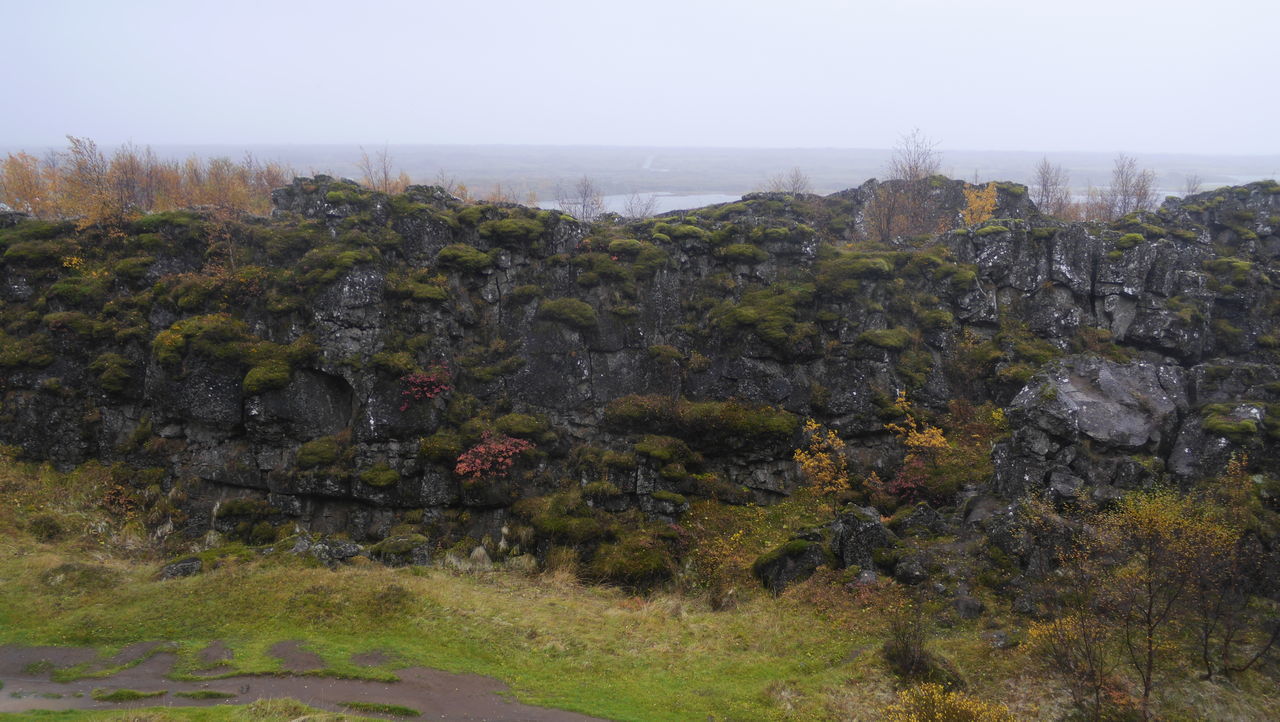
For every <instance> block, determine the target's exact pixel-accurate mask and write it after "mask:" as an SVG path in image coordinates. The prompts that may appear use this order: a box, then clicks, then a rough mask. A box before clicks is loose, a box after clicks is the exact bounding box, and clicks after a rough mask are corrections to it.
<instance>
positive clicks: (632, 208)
mask: <svg viewBox="0 0 1280 722" xmlns="http://www.w3.org/2000/svg"><path fill="white" fill-rule="evenodd" d="M657 210H658V198H657V196H655V195H653V194H652V193H648V194H644V195H641V194H640V193H637V192H635V191H632V193H631V195H629V196H627V199H626V200H625V201H624V202H623V204H622V216H623V218H628V219H631V220H635V221H642V220H644V219H645V218H648V217H649V216H652V215H653V214H654V213H655V212H656V211H657Z"/></svg>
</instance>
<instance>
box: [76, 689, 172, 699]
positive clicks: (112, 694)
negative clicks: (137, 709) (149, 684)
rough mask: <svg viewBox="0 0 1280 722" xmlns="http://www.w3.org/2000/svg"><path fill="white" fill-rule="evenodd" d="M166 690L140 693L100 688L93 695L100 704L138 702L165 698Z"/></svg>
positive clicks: (131, 690) (129, 690) (133, 690)
mask: <svg viewBox="0 0 1280 722" xmlns="http://www.w3.org/2000/svg"><path fill="white" fill-rule="evenodd" d="M165 694H166V692H165V690H163V689H162V690H160V691H158V692H139V691H138V690H136V689H113V690H106V689H102V688H98V689H95V690H93V694H92V695H91V696H92V697H93V698H94V699H96V700H97V701H99V702H136V701H138V700H140V699H148V698H151V697H163V696H164V695H165Z"/></svg>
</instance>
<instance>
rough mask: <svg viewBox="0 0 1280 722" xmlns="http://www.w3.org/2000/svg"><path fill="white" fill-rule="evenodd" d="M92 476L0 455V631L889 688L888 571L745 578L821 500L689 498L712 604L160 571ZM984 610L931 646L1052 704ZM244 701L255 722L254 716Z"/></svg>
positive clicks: (464, 584) (402, 578)
mask: <svg viewBox="0 0 1280 722" xmlns="http://www.w3.org/2000/svg"><path fill="white" fill-rule="evenodd" d="M109 477H110V475H109V473H107V471H106V470H105V469H103V468H101V467H97V466H94V465H89V466H86V467H83V468H81V469H79V470H77V471H75V472H72V473H69V474H61V473H56V472H53V471H51V470H49V469H47V468H39V467H34V466H26V465H21V464H14V463H9V464H7V465H4V466H3V468H0V498H3V500H4V503H3V504H0V643H17V644H24V645H74V646H91V647H95V648H97V649H99V650H100V651H101V653H103V654H110V653H114V652H115V651H117V650H119V649H120V648H121V647H123V646H124V645H126V644H129V643H132V642H138V641H156V640H165V641H169V642H172V643H173V644H174V645H175V647H176V651H177V653H178V656H179V663H178V666H177V667H176V668H175V669H176V672H177V673H178V674H180V675H181V674H189V673H192V672H195V671H197V670H199V669H201V668H207V667H208V666H209V665H208V664H207V663H202V662H201V661H200V657H199V652H200V650H202V649H203V648H204V647H205V646H206V645H208V644H209V643H210V642H213V641H222V642H223V643H225V644H226V645H227V646H228V647H229V648H230V649H231V650H232V651H233V653H234V654H233V657H232V659H231V660H230V666H231V667H232V668H233V669H234V671H235V673H274V672H280V671H281V668H280V661H279V660H278V659H276V658H275V657H272V656H271V655H270V654H268V649H269V648H270V647H271V646H272V645H273V644H275V643H277V642H280V641H284V640H302V641H304V642H305V644H306V647H307V648H308V649H309V650H311V651H314V652H315V653H317V654H319V655H320V656H321V657H322V658H323V659H324V662H325V669H324V671H323V674H329V675H337V676H351V677H367V678H376V679H390V678H392V676H393V670H394V669H396V668H398V667H403V666H409V665H424V666H429V667H435V668H439V669H444V670H448V671H453V672H468V673H478V674H483V675H490V676H493V677H496V678H498V679H501V680H503V681H504V682H506V683H508V684H509V685H511V687H512V689H513V691H514V693H515V695H516V697H518V698H519V699H520V700H522V701H525V702H529V703H534V704H540V705H547V706H553V707H559V708H563V709H569V710H575V711H578V712H583V713H587V714H591V715H597V716H601V717H607V718H612V719H625V720H691V719H697V720H705V719H715V720H754V719H785V720H819V719H877V718H878V717H879V711H880V710H881V709H882V708H883V707H884V705H886V704H888V703H889V702H891V701H892V699H893V696H894V690H895V679H894V677H893V676H892V674H891V673H890V672H889V670H888V668H887V667H886V664H885V662H884V661H883V659H882V656H881V655H880V653H879V650H880V646H881V644H882V642H883V640H884V638H885V616H886V612H885V610H886V608H887V607H888V606H889V604H891V603H892V602H893V601H894V600H896V599H897V598H898V597H897V592H896V591H895V589H894V586H895V585H892V584H884V585H873V586H870V587H866V588H863V589H860V590H857V591H851V590H850V589H847V588H845V586H843V585H842V584H840V583H839V580H838V575H837V573H835V572H820V573H819V574H818V575H817V576H815V577H814V578H812V579H811V580H810V581H808V582H805V583H803V584H799V585H796V586H795V587H792V588H791V589H789V590H788V591H787V593H785V594H784V595H782V596H781V597H777V598H775V597H772V596H769V595H767V594H764V593H762V592H760V591H758V590H756V589H755V588H754V586H752V585H750V583H749V580H747V578H746V576H745V573H744V572H743V571H742V570H743V569H744V568H745V565H746V564H749V560H750V559H752V558H754V556H755V555H757V554H759V553H760V550H761V548H764V547H768V546H769V545H770V544H776V543H777V542H778V541H780V540H781V539H784V538H785V536H786V534H787V531H786V530H785V529H783V528H781V527H784V526H792V527H793V528H794V526H796V525H801V524H804V523H806V522H807V521H810V520H811V519H812V518H813V517H814V515H816V514H818V509H817V507H816V506H815V505H814V503H813V500H811V499H810V500H806V499H805V498H804V497H801V498H799V499H797V500H795V501H794V502H788V504H790V506H785V505H784V506H778V507H770V508H768V509H753V508H750V507H745V508H742V507H740V508H735V509H726V508H723V507H714V506H697V507H695V509H694V510H693V511H692V512H690V516H689V517H687V518H686V522H687V523H688V524H689V525H690V527H691V528H695V529H701V530H702V532H703V533H711V532H715V533H716V534H726V533H728V531H729V530H730V529H735V528H736V529H737V530H738V531H740V532H742V533H741V534H738V535H737V536H736V537H734V538H735V540H736V541H735V542H734V544H735V546H732V547H728V548H726V549H727V551H725V552H724V553H723V554H722V555H721V558H720V560H719V563H721V564H725V565H728V566H731V567H734V569H735V570H736V574H730V575H728V578H729V579H730V580H732V581H733V582H734V583H738V584H743V585H744V586H743V587H742V588H741V590H740V594H739V595H737V602H736V604H734V605H732V606H730V607H729V608H727V609H724V610H721V611H713V610H712V609H711V606H710V605H709V604H708V602H707V600H706V597H705V595H703V594H699V593H697V592H696V590H692V591H691V590H685V591H679V590H671V591H660V592H657V593H653V594H650V595H648V596H635V595H632V594H629V593H627V592H625V591H623V590H620V589H616V588H611V587H602V586H593V585H588V584H583V583H580V582H578V581H577V580H576V578H575V577H574V576H573V575H572V574H571V572H570V571H568V570H563V569H562V570H557V571H554V572H544V573H541V574H529V573H522V572H515V571H502V570H499V571H493V572H484V573H475V572H473V573H460V572H456V571H452V570H449V569H445V568H434V567H432V568H402V569H392V568H387V567H383V566H380V565H376V564H373V563H357V564H353V565H348V566H345V567H342V568H340V569H338V570H330V569H327V568H324V567H320V566H316V565H314V564H312V563H307V562H306V561H304V560H302V559H299V558H297V557H294V556H292V555H289V554H273V555H259V554H257V553H255V552H247V551H245V550H243V549H242V548H240V549H235V548H233V549H232V550H231V552H230V553H228V554H227V555H225V556H224V557H223V558H222V562H221V564H220V566H218V567H217V568H215V569H211V570H208V571H205V572H203V573H201V574H198V575H196V576H193V577H188V578H183V579H175V580H168V581H161V580H159V579H158V578H157V571H158V569H159V566H160V563H161V562H160V560H159V559H157V558H155V557H153V556H152V555H151V553H149V552H148V551H147V546H146V544H145V543H144V542H143V541H142V532H141V531H140V530H139V529H138V528H137V527H136V524H131V523H123V524H121V523H119V520H118V519H115V520H113V518H112V517H111V515H110V514H108V512H106V511H104V510H103V509H102V507H101V506H100V505H99V504H98V503H97V502H98V501H99V500H101V498H102V495H103V494H104V491H105V490H106V489H108V488H109V485H110V478H109ZM37 517H42V518H46V519H48V518H52V519H55V520H56V521H57V523H58V525H59V526H60V529H61V533H59V534H55V535H53V536H54V537H55V538H52V539H49V540H47V541H38V540H37V539H36V538H35V536H33V534H32V528H33V525H32V520H33V519H35V518H37ZM42 534H43V535H44V536H46V537H47V536H49V535H48V534H47V533H44V532H42ZM730 536H733V535H732V534H730ZM694 558H695V559H696V558H697V556H696V555H695V556H694ZM989 608H990V609H991V613H990V614H988V615H986V616H984V617H982V618H980V620H977V621H960V620H953V619H950V618H948V619H947V620H946V624H947V626H940V627H939V628H938V629H937V636H936V637H935V638H934V639H933V641H932V642H931V643H930V644H931V647H932V648H933V649H934V650H936V651H937V652H939V653H941V654H944V655H945V656H946V657H947V658H949V659H950V660H951V661H952V662H953V663H954V664H955V666H956V667H957V669H958V670H959V672H960V673H961V675H962V676H963V677H964V679H965V680H966V682H967V683H968V691H969V692H970V693H971V694H974V695H976V696H978V697H982V698H985V699H988V700H993V701H998V702H1002V703H1004V704H1007V705H1009V707H1010V708H1011V710H1012V711H1013V712H1014V713H1015V715H1016V716H1017V717H1018V718H1019V719H1023V718H1026V719H1035V718H1044V717H1054V716H1057V715H1058V714H1059V713H1060V712H1062V711H1063V710H1064V706H1063V705H1064V704H1065V702H1066V697H1065V695H1064V693H1063V692H1062V691H1061V690H1060V689H1059V688H1058V687H1057V686H1055V685H1054V683H1053V681H1052V680H1050V679H1047V678H1046V676H1045V674H1044V673H1043V672H1042V671H1041V670H1039V669H1038V668H1036V667H1035V665H1034V664H1033V663H1032V661H1031V660H1030V658H1029V655H1028V654H1027V653H1026V652H1024V651H1023V650H1022V649H1020V648H1018V647H1014V648H1011V649H997V648H995V647H994V646H993V645H991V644H990V643H989V642H988V639H987V638H986V637H985V636H984V633H985V632H988V631H990V630H992V629H994V628H1004V629H1006V630H1007V631H1009V632H1010V633H1012V634H1014V635H1016V634H1017V633H1018V624H1019V622H1018V621H1017V618H1014V617H1012V616H1011V615H1009V614H1008V613H1007V612H1005V611H1002V609H1001V608H1000V607H999V606H998V602H997V601H996V600H989ZM374 650H377V651H381V652H383V653H384V654H385V655H387V657H388V658H389V659H390V660H392V661H388V662H387V663H386V664H383V665H382V666H379V667H373V668H369V667H363V666H360V665H358V664H356V663H354V662H353V661H352V659H351V658H352V656H353V655H355V654H358V653H361V652H369V651H374ZM64 674H65V673H64ZM72 674H74V671H73V672H72ZM1269 685H1274V682H1271V681H1269V680H1267V679H1266V678H1264V677H1261V676H1257V675H1254V676H1245V677H1243V678H1242V679H1241V680H1238V681H1237V683H1236V684H1235V685H1227V684H1210V683H1199V682H1191V681H1188V682H1185V683H1180V686H1177V687H1172V686H1171V687H1170V688H1169V689H1168V691H1167V694H1165V696H1164V699H1165V702H1164V711H1165V712H1166V713H1167V716H1168V717H1169V718H1171V719H1176V718H1179V710H1182V709H1187V706H1188V705H1194V706H1195V707H1196V708H1197V709H1198V710H1200V712H1199V713H1198V715H1197V716H1199V715H1202V714H1203V713H1204V711H1205V710H1216V711H1217V712H1221V714H1220V715H1218V714H1214V715H1212V716H1215V717H1217V718H1224V719H1226V718H1236V719H1267V718H1271V719H1275V718H1280V704H1278V703H1277V695H1276V694H1275V690H1274V687H1273V686H1269ZM280 704H281V705H285V704H287V703H284V702H281V703H280ZM268 706H269V705H264V703H261V702H259V703H256V704H255V705H250V706H248V707H244V706H220V707H217V708H200V709H190V710H166V711H163V712H160V711H156V712H147V713H145V714H146V715H150V716H143V717H139V716H138V715H139V714H141V713H139V712H138V711H136V710H135V711H130V712H128V713H125V712H119V713H114V715H115V716H113V715H112V714H105V715H104V714H102V713H96V712H95V713H88V712H80V713H58V714H57V715H56V716H58V717H59V718H64V717H65V718H74V719H115V718H120V719H273V718H279V717H271V716H270V713H269V712H264V711H263V709H264V708H265V707H268ZM260 714H267V715H268V716H265V717H264V716H253V715H260ZM44 716H46V715H40V717H44Z"/></svg>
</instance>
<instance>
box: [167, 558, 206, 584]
mask: <svg viewBox="0 0 1280 722" xmlns="http://www.w3.org/2000/svg"><path fill="white" fill-rule="evenodd" d="M202 569H204V562H202V561H200V558H199V557H187V558H186V559H179V560H178V561H176V562H172V563H169V564H166V565H164V566H163V567H162V568H161V569H160V578H161V579H177V578H179V577H189V576H192V575H194V574H199V573H200V570H202Z"/></svg>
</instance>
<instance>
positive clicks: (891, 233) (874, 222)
mask: <svg viewBox="0 0 1280 722" xmlns="http://www.w3.org/2000/svg"><path fill="white" fill-rule="evenodd" d="M937 145H938V144H937V143H936V142H935V141H933V140H930V139H929V138H928V137H926V136H925V135H924V134H923V133H921V132H920V129H919V128H915V129H913V130H912V131H911V132H910V133H907V134H904V135H903V136H902V137H901V138H900V139H899V141H898V145H896V146H894V148H893V155H892V156H891V157H890V159H889V164H888V166H887V167H886V171H887V173H888V176H889V180H888V181H887V182H885V183H881V184H880V185H879V186H878V187H877V188H876V195H875V198H873V199H872V201H871V203H870V204H869V207H868V209H867V213H866V218H867V226H868V230H869V232H870V233H871V234H872V235H873V236H875V237H877V238H878V239H879V240H880V241H882V242H888V241H890V240H892V239H893V238H898V237H902V236H920V235H924V234H928V233H936V232H938V231H941V230H945V228H944V227H945V226H946V225H947V221H946V218H945V214H944V213H943V212H942V207H941V204H940V203H939V202H938V198H937V197H936V196H935V194H934V193H933V189H932V188H931V187H930V184H929V182H928V180H927V179H928V178H929V176H932V175H936V174H937V173H938V170H939V169H940V168H941V167H942V158H941V156H940V155H939V153H938V151H937Z"/></svg>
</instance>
